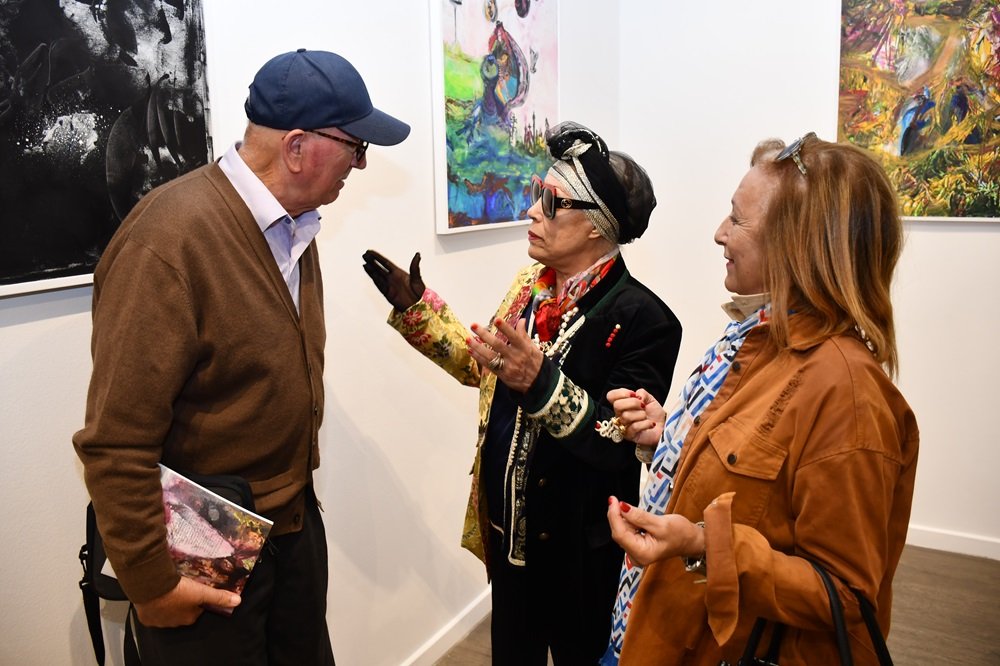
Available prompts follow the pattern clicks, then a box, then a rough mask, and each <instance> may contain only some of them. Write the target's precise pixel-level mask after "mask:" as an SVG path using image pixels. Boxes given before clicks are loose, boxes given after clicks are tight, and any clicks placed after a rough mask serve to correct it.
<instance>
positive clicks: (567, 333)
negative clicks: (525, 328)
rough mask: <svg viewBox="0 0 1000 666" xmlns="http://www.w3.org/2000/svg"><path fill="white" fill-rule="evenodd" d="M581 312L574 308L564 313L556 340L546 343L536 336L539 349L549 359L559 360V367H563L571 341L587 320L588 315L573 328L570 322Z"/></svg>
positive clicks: (578, 320)
mask: <svg viewBox="0 0 1000 666" xmlns="http://www.w3.org/2000/svg"><path fill="white" fill-rule="evenodd" d="M579 312H580V308H578V307H576V306H573V307H572V308H570V309H569V310H567V311H566V312H564V313H563V315H562V321H561V322H560V324H559V333H558V334H557V335H556V339H555V340H554V341H553V340H548V341H546V342H541V341H540V340H539V339H538V333H535V335H534V341H535V344H536V345H538V348H539V349H541V350H542V353H543V354H545V355H546V356H547V357H549V358H557V357H558V358H557V361H556V362H557V363H558V364H559V367H562V364H563V360H564V359H565V358H566V352H567V351H569V346H570V340H572V338H573V336H574V335H576V332H577V331H579V330H580V327H581V326H583V322H584V321H585V320H586V319H587V315H581V316H580V318H579V319H577V320H576V321H574V322H573V324H572V326H570V325H569V322H570V321H572V320H573V318H574V317H576V315H577V314H578V313H579Z"/></svg>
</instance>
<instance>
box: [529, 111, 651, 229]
mask: <svg viewBox="0 0 1000 666" xmlns="http://www.w3.org/2000/svg"><path fill="white" fill-rule="evenodd" d="M545 141H546V143H547V144H548V150H549V155H550V156H551V157H552V159H554V160H555V163H554V164H553V165H552V168H550V169H549V172H548V175H549V176H551V177H552V178H554V179H555V180H556V182H558V183H559V186H560V188H561V189H563V190H564V191H565V192H566V193H567V194H569V195H570V197H571V198H574V199H580V200H581V201H590V202H593V203H596V204H597V205H598V208H595V209H592V210H584V211H583V212H584V213H586V215H587V217H589V218H590V221H591V222H592V223H593V225H594V228H595V229H597V231H598V233H600V234H601V236H603V237H604V238H606V239H608V240H609V241H611V242H612V243H616V244H625V243H631V242H632V241H633V240H635V239H636V238H638V237H639V236H641V235H642V234H643V232H644V231H646V227H647V226H649V216H650V214H651V213H652V212H653V208H654V207H655V206H656V197H655V196H654V195H653V185H652V183H651V182H650V181H649V176H647V175H646V171H645V170H644V169H643V168H642V167H641V166H639V165H638V164H636V163H635V161H634V160H633V159H632V158H631V157H629V156H628V155H626V154H624V153H619V152H615V151H609V150H608V146H607V144H606V143H604V140H603V139H602V138H601V137H599V136H598V135H597V134H595V133H594V132H592V131H591V130H589V129H587V128H586V127H584V126H583V125H580V124H579V123H575V122H572V121H567V122H563V123H559V124H558V125H556V126H555V127H553V128H552V129H550V130H549V131H548V132H546V133H545Z"/></svg>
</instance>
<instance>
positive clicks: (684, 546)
mask: <svg viewBox="0 0 1000 666" xmlns="http://www.w3.org/2000/svg"><path fill="white" fill-rule="evenodd" d="M715 242H716V243H718V244H719V245H720V246H721V247H722V249H723V254H724V255H725V259H726V262H727V263H726V279H725V286H726V288H727V289H728V290H729V291H730V292H733V293H734V294H736V295H735V296H734V297H733V300H732V302H730V303H727V304H726V305H725V306H723V307H724V309H725V311H726V313H727V314H728V315H729V316H730V318H731V319H732V321H731V322H730V324H729V325H728V327H727V328H726V331H725V334H724V335H723V337H722V338H721V339H720V340H719V341H717V342H715V343H714V344H713V345H712V346H711V347H710V348H709V350H708V352H707V353H706V355H705V357H704V359H703V360H702V361H701V362H700V363H699V364H698V366H697V368H696V369H695V371H694V373H692V375H691V376H690V378H689V379H688V380H687V382H686V384H685V386H684V388H683V390H682V392H681V396H680V399H679V400H678V401H677V402H676V403H675V404H674V406H673V407H671V408H670V409H669V411H664V409H662V408H661V407H660V403H659V400H658V399H654V398H653V397H652V396H650V395H649V394H648V393H647V392H646V391H643V390H641V389H635V390H629V389H618V390H615V391H612V392H611V393H610V394H609V396H608V398H609V400H611V401H612V402H613V405H614V409H615V412H616V414H617V415H618V418H619V419H620V420H621V421H622V423H624V424H625V425H626V434H627V435H628V436H629V437H632V438H634V439H635V441H636V442H638V443H639V444H640V445H642V446H649V447H653V446H656V452H655V455H654V456H653V464H652V468H651V470H650V483H649V484H648V486H647V487H646V488H645V489H644V491H643V496H642V503H641V505H640V506H639V508H637V507H635V506H634V504H633V503H631V502H627V501H618V500H617V499H612V501H611V502H610V506H609V507H608V519H609V521H610V523H611V525H612V532H613V533H614V536H615V539H616V540H617V541H618V543H620V544H622V546H623V547H624V548H625V550H626V551H627V552H628V554H629V558H627V559H626V561H625V564H624V570H623V576H622V580H623V585H622V589H621V592H620V593H619V598H618V600H617V602H616V605H615V612H616V617H615V621H614V626H615V631H614V632H613V642H612V647H611V649H610V652H609V655H608V658H607V659H606V660H605V661H604V662H602V663H606V664H610V663H614V662H615V656H616V653H617V652H618V651H619V650H620V649H622V643H621V638H622V635H621V634H622V631H623V630H624V647H623V650H622V651H621V663H622V664H628V665H629V666H632V665H642V664H678V665H681V664H711V665H712V666H716V665H717V664H720V663H727V662H728V663H730V664H736V663H737V660H739V659H740V657H741V655H745V656H746V657H747V658H746V659H745V660H744V661H740V662H739V663H743V664H747V663H750V661H751V657H752V656H753V655H750V654H748V653H745V649H746V646H747V645H748V637H749V636H750V635H751V632H752V631H754V627H755V626H760V627H763V628H764V634H763V639H762V640H761V641H760V651H759V652H756V653H755V654H756V655H760V654H763V653H765V652H767V653H768V655H769V656H768V657H767V658H766V659H764V660H762V661H760V662H758V661H756V660H755V661H753V662H752V663H779V664H782V665H787V664H820V665H824V664H831V665H832V664H839V663H842V662H841V661H840V656H839V652H840V650H838V646H837V642H836V640H835V633H834V629H833V627H834V625H833V619H832V617H833V616H832V614H831V607H830V595H829V594H828V592H827V589H826V587H825V585H824V582H823V579H822V577H821V574H820V573H819V571H817V570H816V569H815V568H814V566H813V565H814V563H815V564H818V565H819V566H821V567H822V568H823V569H825V570H826V571H827V572H829V574H831V581H832V582H833V584H834V586H835V587H836V589H837V596H839V598H840V601H841V603H842V605H843V611H844V616H845V622H846V626H847V628H848V634H849V637H850V638H849V647H850V650H851V652H852V653H853V655H854V663H855V664H874V663H879V660H878V659H877V658H876V653H875V652H874V651H873V643H872V642H870V641H869V637H868V632H867V631H866V630H865V627H864V625H863V624H862V622H861V617H860V612H859V606H860V604H861V600H860V599H859V598H857V597H856V596H855V594H854V592H858V593H860V594H861V595H863V596H864V597H865V598H866V599H867V600H868V601H869V602H871V603H872V604H874V606H875V608H876V609H877V613H876V617H877V624H878V625H879V627H877V628H876V630H879V629H880V630H881V631H882V632H883V633H884V632H887V631H888V628H889V615H890V607H891V603H892V578H893V574H894V573H895V570H896V565H897V564H898V562H899V557H900V553H901V552H902V549H903V544H904V542H905V540H906V530H907V524H908V520H909V515H910V502H911V500H912V497H913V484H914V478H915V474H916V460H917V448H918V432H917V425H916V421H915V419H914V416H913V412H912V411H911V410H910V408H909V406H908V405H907V403H906V400H905V399H904V398H903V396H902V395H901V394H900V392H899V390H898V389H897V388H896V387H895V385H894V384H893V382H892V380H891V376H892V375H893V374H894V373H895V370H896V368H897V364H898V361H897V352H896V341H895V333H894V326H893V312H892V303H891V301H890V284H891V281H892V276H893V271H894V269H895V266H896V261H897V259H898V258H899V253H900V249H901V247H902V225H901V223H900V218H899V213H898V208H897V205H896V199H895V195H894V193H893V187H892V185H891V184H890V182H889V180H888V178H887V177H886V175H885V172H884V171H883V170H882V168H881V167H880V166H879V164H878V163H877V162H876V161H875V160H874V159H873V158H872V156H871V155H869V154H867V153H865V152H864V151H862V150H860V149H858V148H855V147H853V146H848V145H838V144H835V143H828V142H826V141H821V140H819V139H817V138H816V136H815V135H814V134H808V135H806V136H805V137H803V138H802V139H800V140H798V141H795V142H794V143H792V144H791V145H790V146H787V147H785V145H784V144H783V143H781V142H780V141H775V140H771V141H765V142H763V143H761V144H760V145H759V146H758V147H757V149H756V150H755V151H754V153H753V157H752V159H751V168H750V170H749V172H748V173H747V174H746V176H745V177H744V178H743V180H742V182H741V183H740V185H739V187H738V188H737V189H736V192H735V194H734V195H733V198H732V212H731V213H730V214H729V215H728V216H727V217H726V218H725V219H724V220H723V221H722V224H721V226H719V228H718V230H717V231H716V232H715ZM626 386H631V387H635V386H641V384H636V383H630V384H626ZM642 565H645V570H642V569H641V566H642ZM778 626H781V627H783V629H782V630H781V631H776V627H778ZM623 628H624V629H623ZM782 632H783V633H782ZM774 635H779V636H781V637H780V638H779V639H777V640H775V641H772V639H771V637H772V636H774ZM722 660H725V661H722ZM843 663H847V662H843ZM881 663H885V662H881Z"/></svg>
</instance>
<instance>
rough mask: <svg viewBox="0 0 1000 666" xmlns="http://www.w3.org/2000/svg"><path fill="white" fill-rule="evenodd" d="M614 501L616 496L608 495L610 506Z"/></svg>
mask: <svg viewBox="0 0 1000 666" xmlns="http://www.w3.org/2000/svg"><path fill="white" fill-rule="evenodd" d="M614 501H615V498H614V497H608V506H611V503H612V502H614Z"/></svg>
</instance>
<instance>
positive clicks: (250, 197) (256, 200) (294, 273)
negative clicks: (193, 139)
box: [219, 142, 320, 310]
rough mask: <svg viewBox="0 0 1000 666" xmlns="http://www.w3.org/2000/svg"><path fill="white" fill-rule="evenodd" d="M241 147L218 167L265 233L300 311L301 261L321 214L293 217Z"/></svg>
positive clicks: (229, 152)
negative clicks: (250, 165) (247, 159)
mask: <svg viewBox="0 0 1000 666" xmlns="http://www.w3.org/2000/svg"><path fill="white" fill-rule="evenodd" d="M240 145H241V144H240V143H239V142H237V143H234V144H233V145H232V146H231V147H230V148H229V150H227V151H226V154H225V155H223V156H222V159H221V160H219V167H220V168H221V169H222V172H223V173H224V174H226V177H227V178H228V179H229V182H230V183H232V184H233V188H234V189H235V190H236V192H237V194H239V195H240V198H241V199H243V203H245V204H246V205H247V208H249V209H250V213H251V214H252V215H253V218H254V220H256V222H257V226H258V227H260V230H261V233H263V234H264V239H265V240H267V245H268V247H270V248H271V254H272V255H274V261H275V262H277V264H278V270H280V271H281V276H282V277H283V278H285V284H287V285H288V292H289V293H290V294H291V295H292V301H294V302H295V309H296V310H298V309H299V259H301V258H302V254H303V253H304V252H305V251H306V248H307V247H309V243H311V242H312V241H313V239H314V238H315V237H316V234H318V233H319V227H320V222H319V221H320V214H319V212H318V211H316V210H307V211H306V212H304V213H302V214H301V215H299V216H298V217H296V218H293V217H292V216H290V215H289V214H288V211H286V210H285V209H284V208H283V207H282V205H281V204H280V203H278V200H277V199H275V198H274V195H273V194H271V192H270V190H268V189H267V188H266V187H265V186H264V183H262V182H261V181H260V178H258V177H257V175H256V174H254V172H253V171H251V170H250V167H248V166H247V164H246V162H244V161H243V158H242V157H240V154H239V153H238V152H236V151H237V150H238V149H239V147H240Z"/></svg>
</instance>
